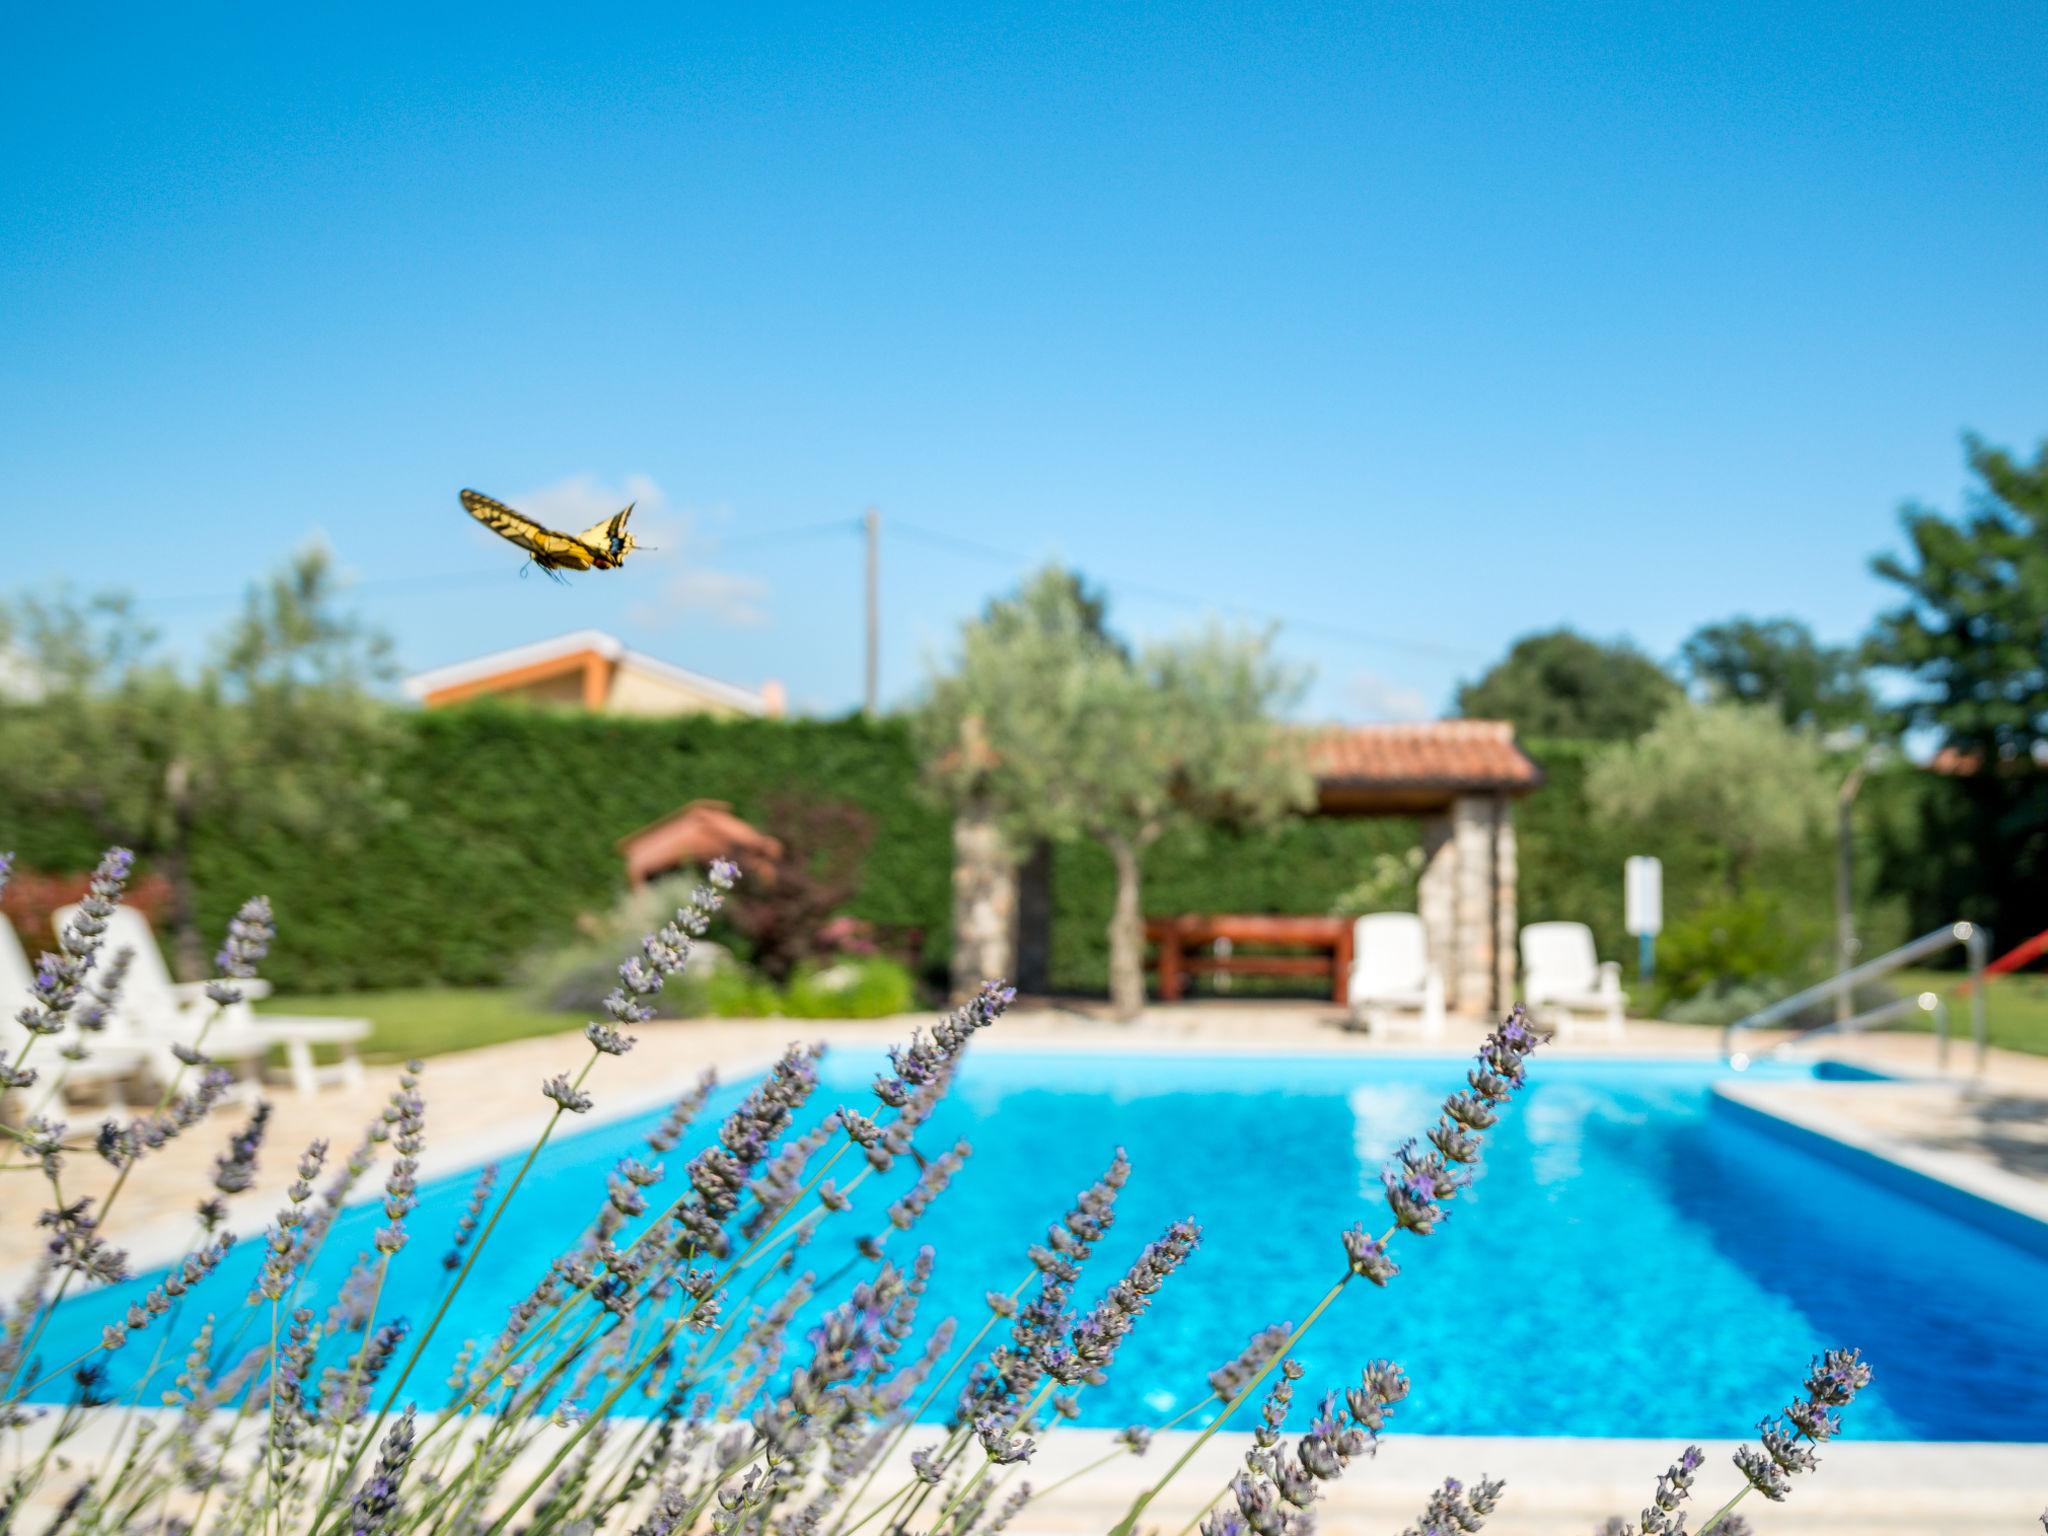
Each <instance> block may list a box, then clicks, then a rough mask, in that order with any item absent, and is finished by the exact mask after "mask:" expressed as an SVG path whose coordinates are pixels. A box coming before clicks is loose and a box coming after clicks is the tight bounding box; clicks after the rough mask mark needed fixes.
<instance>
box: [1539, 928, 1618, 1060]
mask: <svg viewBox="0 0 2048 1536" xmlns="http://www.w3.org/2000/svg"><path fill="white" fill-rule="evenodd" d="M1522 999H1523V1001H1524V1002H1526V1003H1527V1004H1528V1005H1529V1010H1530V1011H1531V1012H1532V1013H1534V1014H1535V1015H1536V1017H1537V1019H1538V1020H1539V1021H1540V1022H1542V1023H1544V1024H1547V1025H1549V1026H1550V1027H1551V1028H1553V1029H1555V1030H1556V1031H1557V1032H1558V1034H1559V1035H1560V1036H1562V1035H1564V1034H1567V1033H1569V1032H1572V1031H1575V1030H1577V1029H1578V1028H1580V1027H1581V1026H1584V1025H1593V1024H1597V1025H1600V1026H1603V1027H1604V1028H1605V1029H1606V1031H1607V1033H1608V1034H1610V1035H1619V1034H1620V1033H1621V1027H1622V1011H1623V1009H1624V1008H1625V1007H1626V1006H1627V1004H1628V997H1627V994H1625V993H1624V992H1623V991H1622V990H1621V967H1620V966H1619V965H1618V964H1616V963H1615V962H1614V961H1612V960H1609V961H1606V962H1605V963H1604V964H1603V963H1602V961H1601V959H1600V956H1599V954H1598V952H1597V951H1596V950H1595V949H1594V948H1593V930H1592V929H1590V928H1588V927H1587V926H1586V925H1585V924H1584V923H1531V924H1530V925H1529V926H1528V927H1526V928H1524V929H1523V930H1522Z"/></svg>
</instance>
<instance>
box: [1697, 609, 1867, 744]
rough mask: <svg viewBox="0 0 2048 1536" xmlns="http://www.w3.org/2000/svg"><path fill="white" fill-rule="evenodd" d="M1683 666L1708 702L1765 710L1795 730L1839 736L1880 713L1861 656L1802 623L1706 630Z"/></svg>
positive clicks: (1745, 621)
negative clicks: (1821, 637)
mask: <svg viewBox="0 0 2048 1536" xmlns="http://www.w3.org/2000/svg"><path fill="white" fill-rule="evenodd" d="M1679 659H1680V661H1681V663H1682V664H1683V665H1684V668H1685V672H1686V676H1687V677H1688V678H1689V679H1691V681H1692V682H1693V684H1694V685H1695V686H1697V687H1698V688H1699V689H1700V690H1701V691H1702V692H1703V693H1704V694H1705V696H1706V697H1707V698H1709V699H1716V700H1724V701H1726V702H1729V703H1733V704H1760V705H1765V706H1767V707H1769V708H1771V709H1774V710H1776V711H1777V712H1778V717H1779V718H1780V719H1782V720H1783V721H1784V722H1785V723H1786V724H1787V725H1790V726H1796V727H1800V728H1802V729H1807V730H1815V731H1820V732H1823V733H1828V732H1836V731H1841V730H1845V729H1853V728H1857V727H1867V726H1868V725H1870V724H1871V722H1872V721H1873V720H1875V719H1876V717H1877V714H1878V705H1877V698H1876V696H1875V695H1874V694H1873V693H1872V692H1871V689H1870V684H1869V682H1868V681H1867V680H1866V679H1865V677H1864V675H1863V669H1862V664H1861V661H1860V658H1859V657H1858V655H1857V653H1856V652H1855V651H1854V650H1853V649H1851V648H1849V647H1847V646H1834V645H1823V644H1821V642H1820V641H1819V640H1817V639H1815V638H1814V634H1813V631H1812V630H1811V629H1809V628H1808V627H1807V626H1806V625H1805V624H1804V623H1802V622H1801V621H1799V620H1798V619H1793V618H1777V619H1751V618H1734V619H1724V620H1723V621H1721V622H1720V623H1718V624H1703V625H1701V626H1700V627H1699V628H1698V629H1696V630H1694V631H1693V632H1692V634H1691V635H1690V636H1688V637H1687V639H1686V642H1685V644H1684V645H1683V646H1681V647H1680V648H1679Z"/></svg>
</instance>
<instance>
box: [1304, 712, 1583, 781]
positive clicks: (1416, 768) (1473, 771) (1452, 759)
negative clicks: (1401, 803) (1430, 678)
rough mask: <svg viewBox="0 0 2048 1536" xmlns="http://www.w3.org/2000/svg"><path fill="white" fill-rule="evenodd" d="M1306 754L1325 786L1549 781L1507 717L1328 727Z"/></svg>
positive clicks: (1312, 741)
mask: <svg viewBox="0 0 2048 1536" xmlns="http://www.w3.org/2000/svg"><path fill="white" fill-rule="evenodd" d="M1308 760H1309V767H1310V768H1311V769H1312V770H1313V771H1314V773H1315V775H1316V777H1317V778H1318V779H1320V780H1322V781H1323V782H1324V783H1325V784H1332V783H1336V784H1345V785H1357V786H1360V787H1364V786H1368V785H1371V786H1385V787H1387V788H1428V789H1437V788H1443V789H1504V790H1509V791H1514V790H1528V789H1534V788H1536V786H1537V785H1539V784H1541V783H1542V782H1543V772H1542V770H1541V769H1539V768H1538V767H1537V766H1536V765H1535V764H1534V763H1532V762H1530V761H1529V759H1528V758H1526V757H1524V756H1523V755H1522V749H1521V748H1520V747H1518V746H1516V745H1515V728H1514V727H1513V726H1512V725H1510V724H1508V722H1507V721H1505V720H1430V721H1423V722H1418V723H1416V724H1410V725H1333V726H1324V727H1321V728H1319V729H1318V730H1316V731H1315V732H1314V734H1313V735H1312V736H1311V737H1310V740H1309V750H1308Z"/></svg>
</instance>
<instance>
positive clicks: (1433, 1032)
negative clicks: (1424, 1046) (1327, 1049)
mask: <svg viewBox="0 0 2048 1536" xmlns="http://www.w3.org/2000/svg"><path fill="white" fill-rule="evenodd" d="M1351 1016H1352V1018H1353V1019H1354V1020H1355V1021H1356V1022H1357V1023H1359V1024H1362V1025H1364V1026H1365V1027H1366V1028H1368V1029H1370V1030H1371V1031H1372V1032H1373V1033H1374V1034H1379V1033H1381V1032H1382V1031H1390V1030H1391V1029H1392V1028H1393V1027H1394V1025H1395V1023H1396V1021H1402V1022H1406V1021H1411V1020H1412V1021H1413V1022H1414V1024H1415V1026H1416V1029H1417V1031H1418V1032H1419V1033H1420V1034H1421V1035H1423V1036H1424V1037H1425V1038H1427V1039H1432V1040H1433V1039H1435V1038H1436V1037H1437V1036H1439V1035H1441V1034H1442V1033H1443V1032H1444V979H1443V976H1442V974H1441V973H1440V972H1439V971H1438V970H1437V968H1436V967H1435V966H1434V965H1432V964H1430V961H1429V935H1428V932H1427V931H1426V930H1425V929H1424V928H1423V926H1422V919H1421V918H1419V917H1417V916H1416V915H1415V914H1414V913H1413V912H1372V913H1368V914H1367V915H1366V916H1364V917H1361V918H1360V919H1359V920H1358V921H1357V922H1356V923H1355V924H1353V926H1352V930H1351Z"/></svg>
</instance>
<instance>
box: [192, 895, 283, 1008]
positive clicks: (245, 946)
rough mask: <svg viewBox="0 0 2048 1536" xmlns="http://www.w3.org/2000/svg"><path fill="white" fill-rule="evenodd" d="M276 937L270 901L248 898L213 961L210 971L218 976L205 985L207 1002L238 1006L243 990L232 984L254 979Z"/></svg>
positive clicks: (255, 897)
mask: <svg viewBox="0 0 2048 1536" xmlns="http://www.w3.org/2000/svg"><path fill="white" fill-rule="evenodd" d="M276 937H277V923H276V921H275V920H274V919H273V918H272V917H271V915H270V898H269V897H267V896H251V897H250V898H249V899H248V900H247V901H245V902H243V903H242V910H241V911H239V912H237V913H236V914H235V915H234V917H233V919H232V920H231V921H230V922H229V923H228V936H227V939H226V940H225V942H223V943H222V944H221V947H220V953H219V954H217V955H215V956H214V957H213V968H214V969H215V970H216V971H218V972H219V973H220V974H219V976H217V977H216V978H215V979H214V980H212V981H209V982H208V983H207V984H206V995H207V998H208V999H209V1000H210V1001H212V1002H214V1003H217V1004H218V1005H220V1006H221V1007H223V1008H231V1007H233V1006H234V1005H235V1004H236V1003H239V1002H240V1001H241V1000H242V997H243V994H244V989H243V988H242V987H239V986H237V985H236V982H238V981H248V980H251V979H253V978H254V976H255V975H256V967H257V966H259V965H261V964H262V963H263V957H264V956H265V955H267V954H269V953H270V941H271V940H272V939H274V938H276Z"/></svg>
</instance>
